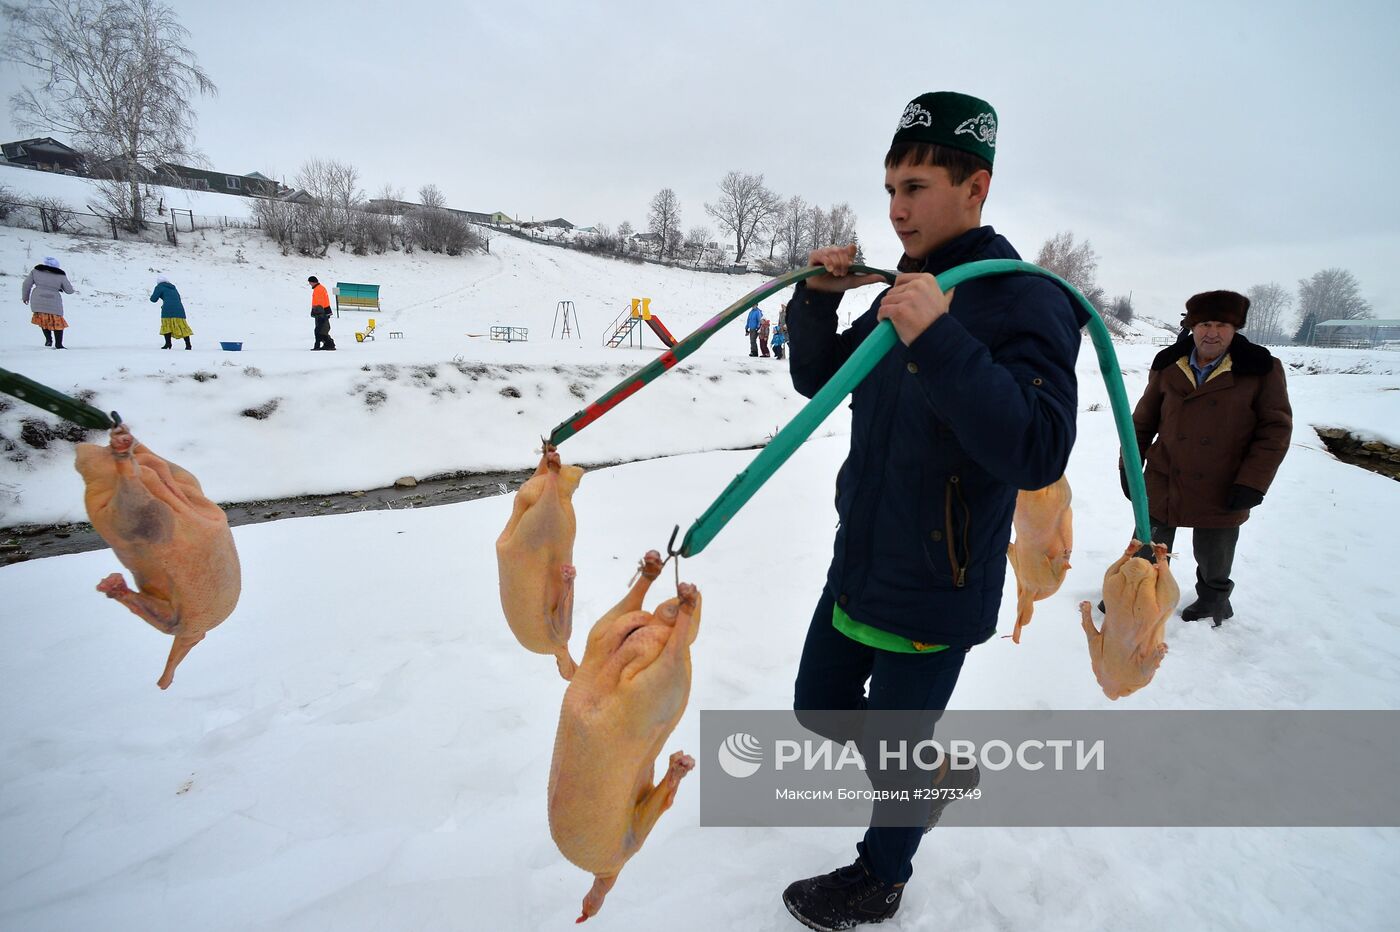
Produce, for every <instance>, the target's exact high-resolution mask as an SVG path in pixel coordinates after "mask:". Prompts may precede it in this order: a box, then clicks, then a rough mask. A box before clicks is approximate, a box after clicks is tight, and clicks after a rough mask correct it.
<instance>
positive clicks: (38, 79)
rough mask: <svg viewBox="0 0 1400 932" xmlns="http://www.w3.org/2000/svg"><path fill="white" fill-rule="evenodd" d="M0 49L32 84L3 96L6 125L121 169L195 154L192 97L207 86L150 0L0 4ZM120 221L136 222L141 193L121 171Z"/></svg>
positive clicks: (135, 226)
mask: <svg viewBox="0 0 1400 932" xmlns="http://www.w3.org/2000/svg"><path fill="white" fill-rule="evenodd" d="M0 12H3V16H4V20H5V22H6V24H7V26H8V27H9V28H8V29H7V30H6V32H7V33H8V35H7V36H6V38H5V40H4V44H3V47H0V55H3V56H4V58H5V59H7V60H9V61H12V62H16V63H18V64H19V65H21V66H23V67H25V68H27V69H28V70H29V71H30V73H31V74H32V76H33V83H31V84H27V85H24V86H22V87H21V88H20V90H19V91H18V92H17V93H15V94H14V95H13V96H11V98H10V103H11V106H12V108H13V115H14V118H15V122H16V123H18V124H19V125H20V126H22V127H25V128H26V129H31V130H41V131H42V130H50V131H56V132H60V133H64V134H66V135H67V136H68V137H69V138H70V139H71V140H72V141H73V143H74V144H75V146H76V147H77V148H80V149H83V150H85V151H86V152H87V153H88V154H89V156H90V157H91V158H95V159H97V160H100V161H107V160H112V159H115V160H117V162H116V163H115V164H118V165H124V166H128V167H130V166H138V165H141V166H152V165H155V164H156V163H158V162H187V161H191V160H197V159H198V156H197V153H196V152H195V150H194V123H195V114H194V108H193V107H192V106H191V100H192V98H194V97H195V96H197V95H201V94H211V95H212V94H215V93H217V92H218V89H217V88H216V87H215V86H214V82H213V81H212V80H211V79H210V78H209V76H208V75H207V74H205V73H204V71H203V69H201V68H200V67H199V65H198V64H196V61H195V54H194V52H193V51H191V50H190V48H189V47H188V46H187V45H185V40H186V39H187V38H188V36H189V31H188V30H186V29H185V27H183V26H181V25H180V22H179V20H178V19H177V18H176V16H175V13H174V12H173V11H172V10H171V9H170V8H169V7H167V6H165V5H164V4H162V3H158V2H156V0H36V2H31V3H27V4H18V3H6V4H3V6H0ZM125 174H126V176H127V177H126V192H127V196H128V199H129V203H128V204H126V205H125V208H126V209H125V210H124V211H123V214H124V215H123V216H122V221H123V222H124V223H125V224H126V226H127V228H128V229H130V230H131V231H132V232H135V231H137V230H139V229H141V227H142V218H143V216H144V214H145V203H144V199H145V194H144V191H143V190H142V187H141V184H140V181H139V179H138V177H137V175H136V173H134V172H131V171H127V172H125Z"/></svg>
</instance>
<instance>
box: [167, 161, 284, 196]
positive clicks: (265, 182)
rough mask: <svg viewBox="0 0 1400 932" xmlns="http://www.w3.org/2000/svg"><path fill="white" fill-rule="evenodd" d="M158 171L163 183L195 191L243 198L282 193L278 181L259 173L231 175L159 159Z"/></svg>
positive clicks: (279, 194)
mask: <svg viewBox="0 0 1400 932" xmlns="http://www.w3.org/2000/svg"><path fill="white" fill-rule="evenodd" d="M155 174H156V177H157V178H158V179H159V180H160V181H161V182H164V183H166V184H169V185H172V186H176V187H182V188H190V189H192V190H195V191H213V192H215V193H217V194H237V195H240V196H242V197H279V196H281V194H282V193H283V192H282V190H281V186H280V185H279V184H278V183H277V182H275V181H273V180H272V179H271V178H268V177H267V176H265V175H261V174H259V173H258V172H252V173H251V174H247V175H230V174H228V173H227V172H216V171H210V170H208V169H204V168H192V167H190V166H188V165H175V164H172V163H170V162H158V163H157V164H156V165H155Z"/></svg>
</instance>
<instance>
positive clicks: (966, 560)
mask: <svg viewBox="0 0 1400 932" xmlns="http://www.w3.org/2000/svg"><path fill="white" fill-rule="evenodd" d="M943 524H944V529H943V539H944V540H946V541H947V542H948V565H949V567H951V569H952V571H953V588H954V589H961V588H962V587H963V586H966V585H967V567H968V564H970V563H971V562H972V552H971V549H972V548H971V545H970V543H969V537H970V536H971V534H972V511H971V509H969V508H968V506H967V499H966V498H964V497H963V490H962V479H961V477H959V476H957V475H952V476H949V477H948V482H947V485H946V486H945V487H944V492H943Z"/></svg>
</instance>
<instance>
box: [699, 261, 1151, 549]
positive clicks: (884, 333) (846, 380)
mask: <svg viewBox="0 0 1400 932" xmlns="http://www.w3.org/2000/svg"><path fill="white" fill-rule="evenodd" d="M852 270H853V271H856V269H855V268H854V267H853V269H852ZM804 271H807V272H808V273H809V274H810V273H812V272H814V271H819V270H813V269H806V270H804ZM860 271H873V270H867V269H861V270H860ZM1013 273H1028V274H1032V275H1040V276H1043V277H1045V278H1048V279H1050V280H1051V281H1053V282H1054V283H1055V284H1057V285H1059V286H1060V287H1061V288H1063V289H1064V290H1065V292H1066V293H1067V294H1069V295H1070V296H1071V297H1072V298H1073V299H1074V300H1075V301H1077V302H1078V303H1079V305H1080V307H1082V308H1084V310H1086V311H1087V312H1088V313H1089V325H1088V326H1089V336H1090V338H1091V339H1092V340H1093V341H1094V348H1095V350H1097V351H1098V355H1099V369H1100V371H1101V372H1102V373H1103V378H1104V383H1105V385H1107V387H1108V394H1109V400H1110V402H1111V404H1112V408H1113V419H1114V421H1115V423H1116V424H1117V427H1118V442H1119V445H1120V447H1121V448H1122V451H1123V462H1124V465H1125V468H1126V470H1127V474H1128V488H1129V491H1130V492H1131V497H1132V500H1133V518H1134V522H1135V524H1136V527H1137V537H1138V540H1141V541H1144V542H1146V541H1149V540H1151V532H1150V525H1149V523H1148V517H1147V488H1146V486H1145V485H1144V483H1143V480H1142V459H1141V457H1139V455H1138V448H1137V434H1136V433H1135V432H1134V430H1133V417H1132V412H1131V411H1130V410H1129V408H1128V396H1127V393H1126V392H1125V391H1124V388H1123V373H1122V370H1121V369H1119V367H1118V356H1117V354H1116V353H1115V352H1114V351H1113V341H1112V338H1111V337H1110V335H1109V332H1108V327H1107V326H1105V325H1104V322H1103V318H1101V317H1100V316H1099V313H1098V311H1096V310H1094V306H1093V305H1092V304H1090V303H1089V302H1088V301H1087V300H1086V299H1085V298H1084V296H1083V295H1082V294H1080V293H1079V291H1078V289H1076V288H1075V287H1074V286H1073V285H1071V284H1070V283H1069V282H1067V281H1065V280H1064V279H1062V278H1060V277H1059V276H1058V275H1055V274H1054V273H1052V272H1047V271H1046V270H1045V269H1042V268H1040V267H1039V266H1037V265H1033V264H1031V263H1029V262H1021V261H1018V260H1014V259H987V260H983V261H980V262H968V263H966V264H965V265H960V266H957V267H956V268H953V269H949V270H948V271H946V272H944V273H943V274H942V275H938V276H936V277H937V279H938V287H939V288H940V289H942V290H943V291H947V290H948V289H950V288H955V287H957V286H958V285H961V284H962V283H963V282H966V281H971V280H972V279H975V278H984V277H986V276H989V275H1009V274H1013ZM880 274H883V275H885V276H886V277H887V278H892V276H891V275H890V273H888V272H883V273H880ZM804 277H805V276H804ZM898 339H899V337H898V336H897V335H896V333H895V330H894V324H892V323H890V322H889V321H888V320H882V321H880V323H879V324H878V325H877V326H876V327H875V330H874V331H873V332H872V333H871V334H870V336H868V337H866V338H865V341H864V342H863V343H861V345H860V346H859V347H857V348H856V350H855V352H853V353H852V354H851V356H850V358H849V359H847V360H846V362H845V364H844V365H842V366H841V368H840V369H838V370H837V371H836V374H835V375H833V376H832V377H831V378H830V379H829V380H828V381H827V383H826V384H825V385H824V386H822V388H821V390H820V391H818V392H817V394H816V395H815V396H813V398H812V400H811V401H809V402H807V405H806V406H805V407H804V408H803V409H802V410H801V411H799V412H798V413H797V416H796V417H794V418H793V419H792V420H791V421H790V422H788V424H787V426H786V427H784V428H783V429H782V430H781V431H779V432H778V435H777V436H776V437H774V438H773V439H772V440H771V441H769V443H768V445H767V446H765V447H764V448H763V449H762V450H761V451H760V452H759V454H758V455H757V456H756V457H754V460H753V462H752V463H750V464H749V468H748V469H746V470H744V471H743V472H741V473H739V475H737V476H735V477H734V480H733V481H732V482H730V483H729V485H728V487H726V488H725V490H724V491H723V492H721V493H720V496H719V498H717V499H715V501H714V504H712V505H711V506H710V507H709V508H708V509H707V510H706V511H705V513H704V514H702V515H701V516H700V517H699V518H697V519H696V521H695V523H694V524H692V525H691V526H690V529H689V530H688V531H686V534H685V539H684V540H683V541H682V542H681V547H680V550H677V551H673V552H674V553H676V554H679V555H680V556H683V557H693V556H695V555H696V554H698V553H699V552H700V551H702V550H704V549H705V546H706V545H707V544H709V542H710V541H711V540H713V539H714V537H715V535H716V534H718V533H719V532H720V529H721V528H723V527H724V526H725V524H727V523H728V522H729V519H730V518H732V517H734V515H736V514H738V512H739V509H740V508H743V507H744V505H745V504H746V503H747V502H748V500H749V499H750V498H752V497H753V496H754V493H755V492H757V491H758V490H759V489H760V488H761V487H762V486H763V483H765V482H767V481H768V479H769V477H770V476H772V475H773V473H774V472H776V471H777V469H778V467H780V466H782V465H783V463H785V462H787V460H788V457H790V456H792V454H793V453H794V452H796V450H797V448H798V447H799V446H801V445H802V443H803V441H805V440H806V439H807V437H808V436H810V435H811V433H812V431H814V430H816V429H817V425H819V424H820V423H821V422H822V421H824V420H826V417H827V415H829V414H830V413H831V412H832V411H834V410H835V409H836V406H837V405H838V404H840V403H841V400H842V399H843V398H845V397H846V396H847V395H849V394H850V393H851V392H852V391H854V390H855V387H856V386H857V385H858V384H860V381H861V380H862V379H864V378H865V377H866V376H867V375H868V374H869V373H870V370H871V369H873V368H875V364H876V363H878V362H879V361H880V360H881V359H882V358H883V357H884V355H885V354H886V353H887V352H889V350H890V348H891V347H893V346H894V344H895V343H896V342H897V341H898Z"/></svg>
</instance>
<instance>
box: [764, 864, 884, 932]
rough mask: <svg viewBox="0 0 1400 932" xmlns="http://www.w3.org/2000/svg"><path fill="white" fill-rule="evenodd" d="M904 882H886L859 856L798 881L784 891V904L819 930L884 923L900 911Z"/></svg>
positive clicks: (802, 919)
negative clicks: (829, 869) (871, 871)
mask: <svg viewBox="0 0 1400 932" xmlns="http://www.w3.org/2000/svg"><path fill="white" fill-rule="evenodd" d="M903 895H904V884H902V883H896V884H888V883H885V882H883V881H881V880H879V879H877V878H876V877H874V876H873V875H872V874H871V873H870V871H868V870H866V867H865V862H864V861H863V860H861V859H860V858H857V859H856V862H855V863H854V864H852V865H850V866H849V867H843V868H841V869H840V870H835V871H832V872H831V873H829V874H822V875H820V876H818V877H808V878H807V879H806V880H799V881H797V883H794V884H792V885H791V886H789V887H788V888H787V889H786V890H784V891H783V905H784V906H786V907H787V909H788V912H790V913H792V917H793V918H794V919H796V920H797V921H798V922H800V923H802V924H803V925H805V926H807V928H809V929H819V930H821V932H828V930H835V929H854V928H855V927H856V926H858V925H860V924H861V923H865V922H884V921H885V920H886V919H889V918H890V917H892V916H893V915H894V914H895V913H897V912H898V911H899V900H900V897H902V896H903Z"/></svg>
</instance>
